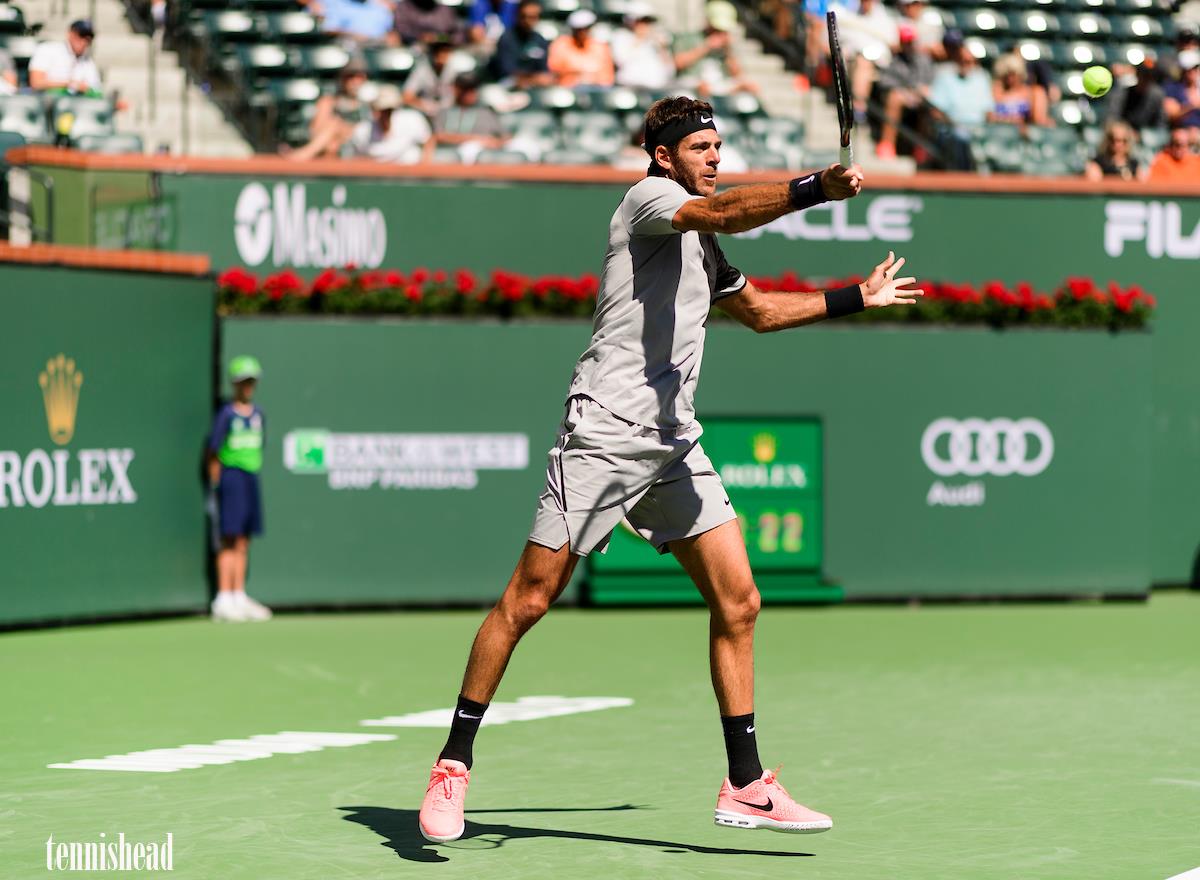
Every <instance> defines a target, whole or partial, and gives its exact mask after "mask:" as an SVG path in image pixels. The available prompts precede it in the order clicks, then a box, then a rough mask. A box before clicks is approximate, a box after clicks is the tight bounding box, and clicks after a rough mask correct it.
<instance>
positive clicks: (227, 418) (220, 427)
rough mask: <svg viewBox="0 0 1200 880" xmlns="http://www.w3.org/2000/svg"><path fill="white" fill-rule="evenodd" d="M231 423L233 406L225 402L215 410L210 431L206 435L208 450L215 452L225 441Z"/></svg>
mask: <svg viewBox="0 0 1200 880" xmlns="http://www.w3.org/2000/svg"><path fill="white" fill-rule="evenodd" d="M232 423H233V407H231V406H229V405H228V404H226V405H224V406H222V407H221V408H220V409H219V410H217V417H216V418H215V419H214V420H213V426H212V433H211V434H209V435H208V450H209V452H217V451H218V450H219V449H220V448H221V446H222V445H223V444H224V443H225V438H226V437H227V436H228V435H229V426H230V425H231V424H232Z"/></svg>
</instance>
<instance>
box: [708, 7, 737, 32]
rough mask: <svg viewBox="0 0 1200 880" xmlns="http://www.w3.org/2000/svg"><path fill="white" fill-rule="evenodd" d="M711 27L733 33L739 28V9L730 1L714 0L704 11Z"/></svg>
mask: <svg viewBox="0 0 1200 880" xmlns="http://www.w3.org/2000/svg"><path fill="white" fill-rule="evenodd" d="M704 14H705V15H706V16H707V17H708V23H709V25H710V26H711V27H714V28H716V29H717V30H719V31H731V30H733V29H734V28H735V27H736V26H737V20H738V16H737V9H736V7H734V5H733V4H732V3H730V2H729V0H713V2H711V3H709V4H708V6H707V7H706V8H705V10H704Z"/></svg>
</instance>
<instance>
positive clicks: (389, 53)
mask: <svg viewBox="0 0 1200 880" xmlns="http://www.w3.org/2000/svg"><path fill="white" fill-rule="evenodd" d="M364 55H365V57H366V62H367V72H368V73H369V74H370V76H371V79H376V80H383V81H386V82H393V83H402V82H404V81H405V80H406V79H408V75H409V74H410V73H412V69H413V65H414V64H415V63H416V58H415V56H414V55H413V53H412V50H411V49H402V48H399V47H395V48H393V47H387V48H378V49H368V50H367V51H366V52H365V53H364Z"/></svg>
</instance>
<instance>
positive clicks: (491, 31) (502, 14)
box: [467, 0, 520, 52]
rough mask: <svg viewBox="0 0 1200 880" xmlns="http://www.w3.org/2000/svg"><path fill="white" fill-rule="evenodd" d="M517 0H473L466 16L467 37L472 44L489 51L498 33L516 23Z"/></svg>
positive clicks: (498, 36)
mask: <svg viewBox="0 0 1200 880" xmlns="http://www.w3.org/2000/svg"><path fill="white" fill-rule="evenodd" d="M519 5H520V4H519V3H518V2H517V0H475V2H474V3H472V4H471V14H470V16H469V17H468V21H469V23H470V26H469V27H468V29H467V39H468V40H469V41H470V42H471V45H473V46H480V47H483V48H484V49H486V50H487V51H489V52H490V51H491V50H493V49H494V48H495V46H496V43H497V42H498V41H499V40H500V35H501V34H503V33H504V32H505V31H506V30H509V29H510V28H512V27H513V25H515V24H516V23H517V7H518V6H519Z"/></svg>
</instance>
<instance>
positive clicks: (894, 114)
mask: <svg viewBox="0 0 1200 880" xmlns="http://www.w3.org/2000/svg"><path fill="white" fill-rule="evenodd" d="M936 73H937V71H936V70H935V68H934V65H933V59H932V58H931V57H930V56H929V55H928V54H926V53H925V52H923V51H921V48H920V43H919V42H918V40H917V32H916V30H915V29H914V28H913V27H912V25H910V24H908V23H907V22H906V23H904V24H902V25H900V46H899V48H898V49H897V50H896V52H895V54H894V55H892V61H891V63H890V64H889V65H888V66H887V67H885V68H884V69H883V70H881V71H880V72H879V86H880V89H881V90H882V91H883V95H884V97H883V114H884V122H883V126H882V128H881V129H880V134H879V144H878V145H877V146H876V147H875V155H877V156H878V157H879V158H880V159H894V158H896V131H897V127H898V126H899V124H900V122H901V120H902V118H903V117H904V116H905V115H907V116H908V117H909V121H910V123H911V124H913V125H914V127H915V124H916V123H917V122H918V120H919V115H920V111H921V109H922V108H923V107H924V106H925V102H926V101H928V100H929V89H930V86H932V85H933V78H934V76H935V75H936Z"/></svg>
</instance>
